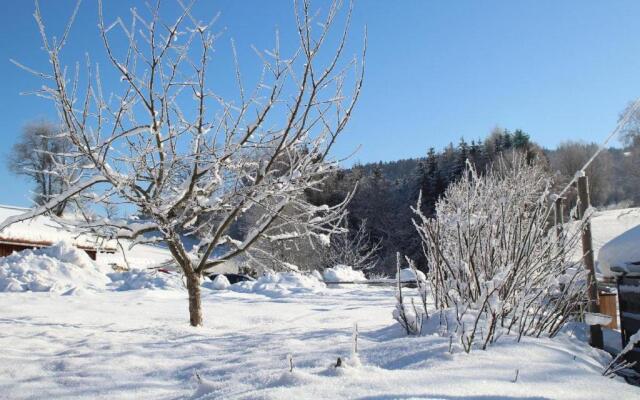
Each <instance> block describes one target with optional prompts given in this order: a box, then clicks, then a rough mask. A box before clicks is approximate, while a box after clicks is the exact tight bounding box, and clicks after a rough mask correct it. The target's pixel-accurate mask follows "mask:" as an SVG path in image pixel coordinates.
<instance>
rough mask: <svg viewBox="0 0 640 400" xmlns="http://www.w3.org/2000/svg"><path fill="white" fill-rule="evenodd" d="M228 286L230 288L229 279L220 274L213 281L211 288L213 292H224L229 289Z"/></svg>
mask: <svg viewBox="0 0 640 400" xmlns="http://www.w3.org/2000/svg"><path fill="white" fill-rule="evenodd" d="M229 286H231V283H230V282H229V279H227V277H226V276H224V275H223V274H220V275H218V276H216V278H215V279H214V280H213V283H212V285H211V288H212V289H214V290H226V289H229Z"/></svg>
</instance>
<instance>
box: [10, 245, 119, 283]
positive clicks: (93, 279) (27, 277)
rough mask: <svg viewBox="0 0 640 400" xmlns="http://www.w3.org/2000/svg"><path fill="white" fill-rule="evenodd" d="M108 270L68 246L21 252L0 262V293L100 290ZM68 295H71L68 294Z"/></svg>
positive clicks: (105, 280) (107, 280)
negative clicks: (80, 289)
mask: <svg viewBox="0 0 640 400" xmlns="http://www.w3.org/2000/svg"><path fill="white" fill-rule="evenodd" d="M106 272H107V270H106V269H105V268H104V267H100V266H99V265H98V264H96V263H95V262H94V261H93V260H92V259H91V258H89V256H88V255H87V253H85V252H84V251H82V250H78V249H77V248H75V247H73V245H71V244H70V243H67V242H58V243H56V244H54V245H53V246H51V247H45V248H42V249H35V250H23V251H21V252H17V253H13V254H11V255H10V256H8V257H4V258H1V259H0V292H26V291H31V292H56V293H64V292H69V291H72V290H73V289H77V288H82V289H100V288H104V287H105V285H106V284H107V283H108V282H109V278H108V277H107V275H106ZM70 293H71V292H70Z"/></svg>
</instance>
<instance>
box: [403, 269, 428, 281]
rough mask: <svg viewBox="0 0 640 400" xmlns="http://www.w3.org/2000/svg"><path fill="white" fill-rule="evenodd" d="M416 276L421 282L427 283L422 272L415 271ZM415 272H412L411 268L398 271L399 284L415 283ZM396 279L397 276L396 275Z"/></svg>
mask: <svg viewBox="0 0 640 400" xmlns="http://www.w3.org/2000/svg"><path fill="white" fill-rule="evenodd" d="M416 272H417V274H418V277H419V278H420V280H421V281H424V282H426V281H427V277H426V275H425V274H424V272H422V271H416ZM416 272H414V271H413V269H411V268H403V269H401V270H400V282H413V281H416V280H417V279H416ZM396 279H398V274H397V273H396Z"/></svg>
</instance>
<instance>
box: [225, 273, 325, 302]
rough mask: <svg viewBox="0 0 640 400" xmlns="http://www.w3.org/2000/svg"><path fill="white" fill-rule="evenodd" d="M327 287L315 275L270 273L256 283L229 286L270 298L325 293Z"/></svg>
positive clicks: (237, 290)
mask: <svg viewBox="0 0 640 400" xmlns="http://www.w3.org/2000/svg"><path fill="white" fill-rule="evenodd" d="M326 287H327V286H326V285H325V284H324V282H321V281H319V280H318V279H317V278H316V277H315V276H313V275H303V274H300V273H297V272H277V273H274V272H269V273H266V274H265V275H262V276H261V277H260V278H258V279H257V280H255V281H245V282H239V283H236V284H233V285H231V286H229V289H230V290H234V291H236V292H243V293H257V294H262V295H264V296H268V297H287V296H291V295H298V294H309V293H317V292H320V291H323V290H324V289H325V288H326Z"/></svg>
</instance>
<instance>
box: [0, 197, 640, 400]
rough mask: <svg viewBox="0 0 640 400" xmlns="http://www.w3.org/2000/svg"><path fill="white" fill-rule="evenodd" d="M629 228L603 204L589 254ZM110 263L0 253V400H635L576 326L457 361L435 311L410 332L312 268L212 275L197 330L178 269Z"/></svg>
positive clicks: (360, 290)
mask: <svg viewBox="0 0 640 400" xmlns="http://www.w3.org/2000/svg"><path fill="white" fill-rule="evenodd" d="M638 221H640V211H639V210H637V209H633V210H617V211H606V212H602V213H598V214H597V215H596V216H595V218H594V220H593V231H594V239H595V242H596V245H597V247H599V246H598V245H599V244H600V242H605V241H607V240H609V239H611V238H612V237H613V236H615V235H617V234H619V233H621V232H622V231H624V230H625V229H627V228H630V227H631V226H633V225H635V224H637V223H638ZM622 225H624V226H622ZM627 225H629V226H628V227H627ZM142 250H144V249H142ZM142 250H137V253H132V254H130V258H134V259H135V258H136V256H137V257H139V258H140V260H144V259H145V254H143V253H144V251H142ZM160 255H161V254H160V253H158V254H155V253H154V254H149V257H148V260H153V259H161V258H162V257H160ZM111 257H112V258H113V257H114V256H111ZM107 261H108V262H112V261H113V260H111V259H103V260H102V262H100V263H98V264H93V263H92V262H91V261H90V260H89V259H88V257H86V255H85V254H84V253H82V252H79V251H76V250H74V249H73V248H69V247H68V246H66V245H65V244H63V243H61V244H58V245H57V246H55V247H53V248H50V249H42V250H36V251H25V252H21V253H20V254H14V255H13V256H10V257H6V258H4V259H0V349H2V351H1V352H0V399H5V398H7V399H43V398H46V399H49V398H65V399H67V398H85V399H94V398H108V399H127V398H129V399H140V398H144V399H190V398H207V399H218V398H220V399H343V398H354V399H412V398H420V399H448V400H451V399H463V398H464V399H466V398H472V399H483V400H487V399H605V398H619V399H632V398H638V399H640V388H638V387H635V386H631V385H628V384H626V383H625V382H624V381H623V380H621V379H620V378H614V379H610V378H605V377H603V376H601V373H602V370H603V366H604V365H605V364H606V363H607V362H608V361H609V360H610V356H609V355H608V354H606V353H604V352H601V351H598V350H595V349H592V348H590V347H589V346H588V345H586V344H585V340H586V339H585V337H586V335H585V332H584V326H580V325H573V326H571V327H568V328H566V329H565V330H564V331H563V332H562V333H561V334H560V335H558V336H557V337H556V338H554V339H548V338H541V339H533V338H525V339H523V341H522V342H521V343H515V341H514V339H513V338H512V337H502V338H500V339H499V340H498V343H497V344H495V345H493V346H491V347H490V348H489V349H488V350H487V351H481V350H476V351H473V352H472V353H471V354H466V353H464V352H463V351H462V350H461V348H460V346H459V345H458V344H457V343H456V342H455V341H454V342H453V343H450V341H449V338H448V337H445V336H442V335H440V334H439V333H438V332H439V329H438V321H437V318H432V319H431V320H429V321H427V322H426V323H425V329H424V331H423V332H427V333H426V334H424V335H423V336H421V337H407V336H406V335H405V334H404V333H403V331H402V330H401V328H400V326H399V325H398V324H397V323H396V322H395V321H394V320H393V319H392V312H393V310H394V306H395V298H394V290H393V288H391V287H368V286H365V285H351V286H348V285H342V286H339V287H333V286H330V287H327V286H326V285H325V284H324V283H322V282H320V281H319V280H318V276H319V275H318V274H317V273H316V274H315V275H310V276H302V275H298V274H271V275H267V276H264V277H262V278H261V279H259V280H257V281H255V282H243V283H239V284H235V285H231V286H229V284H228V282H222V281H219V282H217V283H216V284H214V283H213V282H207V283H205V284H203V286H204V289H203V308H204V316H205V324H204V326H203V327H201V328H192V327H190V326H189V325H188V313H187V294H186V291H185V290H184V288H183V287H182V283H181V282H180V279H179V278H177V277H175V276H171V275H167V274H162V273H152V272H148V271H144V270H134V271H131V272H119V273H114V272H113V271H112V269H110V267H109V266H108V265H107V264H108V263H107ZM116 261H117V260H116ZM141 265H142V264H141ZM325 274H328V275H327V276H325V279H326V278H332V277H334V276H333V275H336V276H335V277H334V278H336V277H340V279H338V280H344V278H345V277H346V276H349V277H351V279H352V280H355V281H358V280H360V279H362V277H361V276H359V275H358V276H356V275H355V274H354V272H353V271H349V270H348V269H347V268H335V269H332V270H328V271H326V273H325ZM332 274H333V275H332ZM345 274H346V275H345ZM329 275H330V276H329ZM336 279H337V278H336ZM329 280H331V279H329ZM220 288H222V290H215V289H220ZM412 291H413V289H406V290H405V296H406V295H412V294H415V293H412ZM355 323H357V325H358V341H357V343H358V353H357V356H354V353H353V345H354V340H353V332H354V328H353V327H354V324H355ZM610 336H611V335H610ZM612 337H613V336H612ZM613 340H616V338H615V337H613ZM289 356H290V357H291V360H292V364H293V372H290V361H289ZM338 357H340V358H341V360H342V366H341V367H340V368H336V367H335V364H336V362H337V359H338ZM196 373H197V375H198V376H199V377H200V379H201V382H200V383H199V382H198V379H197V378H196Z"/></svg>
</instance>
